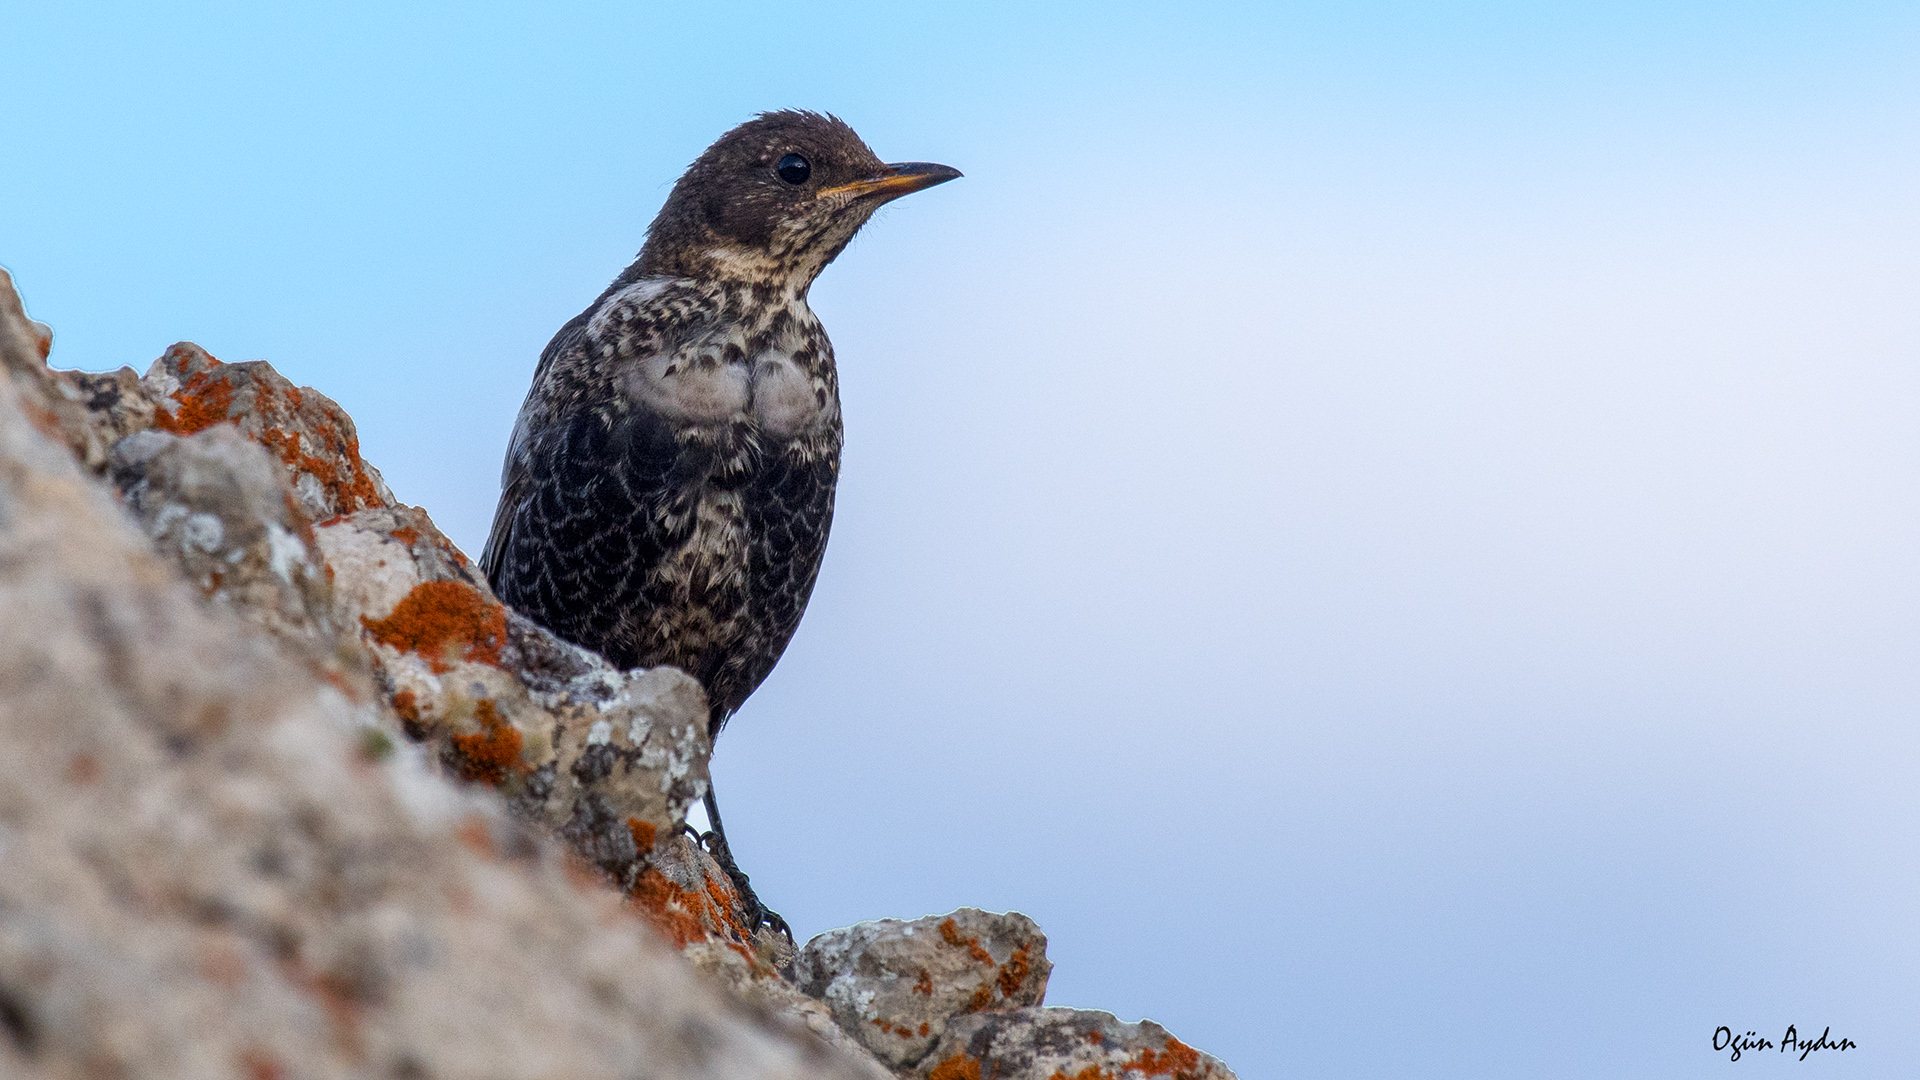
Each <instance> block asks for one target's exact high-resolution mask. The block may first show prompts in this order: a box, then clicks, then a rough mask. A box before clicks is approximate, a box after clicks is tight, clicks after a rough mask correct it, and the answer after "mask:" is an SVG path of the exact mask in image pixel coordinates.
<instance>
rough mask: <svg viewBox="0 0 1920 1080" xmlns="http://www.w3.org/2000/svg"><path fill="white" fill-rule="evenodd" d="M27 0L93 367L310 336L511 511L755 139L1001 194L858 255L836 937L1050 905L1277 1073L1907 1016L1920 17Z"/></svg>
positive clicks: (395, 469)
mask: <svg viewBox="0 0 1920 1080" xmlns="http://www.w3.org/2000/svg"><path fill="white" fill-rule="evenodd" d="M4 23H5V25H6V26H7V27H8V30H7V32H6V34H5V36H4V37H0V70H4V71H5V72H6V73H7V75H6V80H7V81H6V96H5V100H4V103H3V104H0V145H5V146H7V147H8V148H9V151H10V152H9V153H8V154H7V155H6V161H5V163H4V165H0V263H3V264H4V265H6V266H7V267H8V268H9V269H10V270H11V271H12V272H13V274H14V275H15V277H16V279H17V281H18V282H19V285H20V287H21V289H22V291H23V292H24V294H25V297H26V300H27V303H28V306H29V310H30V312H31V313H32V314H33V315H34V316H35V317H36V318H39V319H41V320H44V321H46V322H48V323H50V324H52V325H53V326H54V328H55V330H56V334H57V337H56V346H55V350H56V351H55V361H56V362H57V363H60V364H63V365H66V366H76V367H86V368H111V367H116V366H119V365H121V364H132V365H134V366H135V367H137V368H142V369H144V367H145V365H146V364H147V363H148V362H150V361H151V360H152V358H153V357H155V356H157V355H159V353H160V352H161V351H162V350H163V349H164V348H165V346H166V345H167V344H168V343H170V342H172V341H174V340H177V339H180V338H189V339H192V340H195V341H198V342H200V343H201V344H202V345H204V346H206V347H207V348H208V349H210V350H211V351H212V352H214V353H215V355H218V356H220V357H222V358H224V359H228V360H242V359H252V358H266V359H269V360H272V361H273V362H274V364H275V365H276V366H278V367H279V368H280V369H281V370H282V371H284V372H286V373H287V374H289V375H290V376H291V377H293V378H294V379H296V380H297V381H300V382H303V383H307V384H310V385H313V386H315V387H317V388H318V389H320V390H321V391H323V392H324V393H326V394H328V395H330V396H332V397H333V398H335V399H336V400H338V401H340V402H341V403H342V404H344V405H345V406H347V408H348V409H349V410H350V411H351V412H352V413H353V415H354V417H355V418H356V420H357V421H358V423H359V426H360V432H361V436H362V441H363V446H364V449H365V450H366V453H367V455H368V457H369V458H370V459H371V460H372V461H373V462H374V463H375V464H377V465H378V466H379V467H380V468H381V469H382V470H383V471H384V472H385V474H386V476H387V477H388V479H389V480H390V481H391V482H392V484H393V486H394V488H395V490H396V491H397V492H398V494H399V495H400V496H401V497H402V498H404V499H406V500H408V501H411V502H416V503H419V504H422V505H424V506H426V507H427V509H428V510H430V511H431V512H432V513H433V515H434V517H435V518H436V520H438V521H439V522H440V523H441V525H442V526H443V527H444V528H446V529H447V530H448V531H449V532H450V533H451V534H452V535H453V536H454V538H455V539H456V540H457V541H459V542H461V543H462V544H464V545H465V546H467V547H468V549H469V550H472V549H474V548H475V547H477V545H478V542H479V540H480V539H481V537H482V536H483V535H484V531H485V528H486V524H487V521H488V519H489V517H490V515H491V512H492V506H493V500H494V497H495V494H496V491H497V488H496V485H497V478H498V468H499V461H500V454H501V451H502V448H503V447H504V444H505V440H506V435H507V431H508V429H509V427H510V425H511V423H512V416H513V413H514V410H515V409H516V408H517V407H518V404H519V401H520V398H521V397H522V395H523V394H524V393H525V390H526V385H527V380H528V377H529V376H530V373H531V370H532V365H533V361H534V359H535V358H536V357H537V355H538V352H539V350H540V348H541V346H542V345H543V344H544V343H545V341H546V339H547V337H548V336H549V335H550V334H551V333H552V332H553V331H554V330H555V329H556V328H557V327H558V326H559V325H560V324H561V323H562V322H564V321H565V320H566V319H567V318H569V317H570V316H572V315H573V314H574V313H575V312H577V311H578V310H579V309H580V308H581V307H583V306H584V305H585V304H586V303H587V302H588V301H589V300H591V299H592V298H593V296H594V295H596V294H597V292H598V291H599V290H600V289H601V288H602V287H603V286H604V285H605V283H606V282H607V281H608V280H609V279H611V277H612V276H613V275H614V274H615V273H617V272H618V271H619V270H620V269H621V268H622V267H623V266H624V265H625V264H626V262H627V261H628V260H629V259H630V258H631V256H632V254H633V253H634V252H635V251H636V250H637V249H638V247H639V244H640V242H641V239H642V232H643V230H644V227H645V225H646V223H647V221H648V220H650V219H651V217H652V215H653V213H654V211H655V210H656V209H657V208H658V205H659V203H660V200H661V199H662V198H664V196H665V194H666V191H667V189H668V188H669V187H670V186H671V184H672V182H673V180H674V178H675V177H676V176H677V175H678V173H679V170H680V169H681V168H683V167H684V166H685V164H686V162H688V161H689V160H691V159H692V158H693V157H694V156H695V155H696V154H698V153H699V151H700V150H701V149H702V148H703V147H704V146H705V145H706V144H707V143H708V142H709V141H711V139H712V138H713V137H714V136H715V135H717V134H718V133H719V132H720V131H722V130H724V129H725V128H726V127H727V126H729V125H731V124H733V123H736V122H738V121H739V120H741V119H744V118H745V117H747V116H749V115H751V114H752V113H753V112H755V111H757V110H761V109H768V108H780V107H793V106H798V107H808V108H817V109H825V110H831V111H834V112H836V113H838V114H840V115H841V116H843V117H844V118H846V119H847V120H848V121H850V122H851V123H852V124H853V125H854V126H855V127H856V128H858V129H859V130H860V131H861V133H862V134H863V135H864V136H866V138H867V139H868V141H869V142H870V143H872V144H873V146H874V147H875V148H876V150H877V151H878V152H879V153H880V154H881V155H882V156H883V157H885V158H888V159H890V160H900V159H923V160H935V161H944V162H947V163H949V164H952V165H955V166H957V167H959V168H961V169H962V170H964V171H965V172H966V173H967V176H966V179H964V180H962V181H960V182H957V183H954V184H949V185H946V186H943V187H941V188H939V189H937V190H934V191H930V192H927V193H925V194H922V195H917V196H914V197H913V198H911V199H907V200H903V201H902V202H900V203H898V204H895V205H894V206H892V207H890V208H889V209H888V210H887V211H885V212H884V213H883V214H882V215H881V217H880V218H878V219H877V220H876V221H875V222H874V223H873V224H872V225H871V226H869V228H868V229H867V231H866V232H865V233H864V234H863V235H862V237H861V238H860V239H859V240H858V241H856V243H855V244H854V245H853V246H852V247H851V248H850V249H849V250H848V251H847V252H846V253H845V254H844V255H843V256H842V257H841V259H840V261H839V262H838V263H837V264H836V265H835V266H833V267H832V268H830V269H829V270H828V272H827V273H826V275H825V276H824V277H823V278H822V279H821V281H820V283H819V285H818V286H817V287H816V289H815V291H814V303H815V308H816V310H817V311H818V312H819V313H820V314H821V317H822V319H823V321H824V322H825V324H826V325H827V327H828V329H829V331H830V332H831V333H832V335H833V337H834V340H835V343H836V347H837V350H838V353H839V356H840V363H841V371H842V385H843V393H844V396H845V403H846V414H847V422H848V427H849V435H848V444H847V445H848V448H847V458H846V463H845V472H844V476H843V480H842V485H841V492H840V502H839V512H838V517H837V519H836V522H835V532H834V539H833V543H832V545H831V548H830V550H829V553H828V558H827V564H826V567H825V570H824V571H823V574H822V577H821V581H820V585H819V588H818V591H817V592H816V595H815V599H814V602H813V605H812V607H811V609H810V611H809V613H808V616H807V619H806V622H805V623H804V624H803V626H802V628H801V631H800V633H799V635H798V637H797V638H796V640H795V642H794V645H793V647H792V648H791V649H790V651H789V653H788V655H787V658H786V660H785V661H783V663H782V665H781V667H780V668H779V669H778V670H777V671H776V673H775V674H774V676H773V678H772V679H771V680H770V681H769V682H768V683H767V685H766V686H765V687H764V688H763V689H762V690H761V691H760V693H759V694H758V695H756V697H755V698H754V699H753V700H752V701H751V702H749V704H748V706H747V707H746V709H744V710H743V712H742V713H741V715H740V716H739V717H738V718H737V719H736V720H735V722H734V724H733V725H732V726H730V727H729V729H728V731H727V733H726V736H725V737H724V738H723V739H722V740H721V743H720V747H719V754H718V757H717V759H716V765H715V768H716V773H717V777H718V782H719V784H720V791H721V793H722V796H723V798H724V799H725V800H726V805H727V815H728V825H729V830H730V832H731V833H732V834H733V839H734V840H735V844H736V848H737V849H738V850H739V851H740V852H741V854H742V859H743V862H744V863H745V864H746V865H747V867H748V868H749V869H750V870H751V871H752V873H753V874H754V879H755V882H756V884H757V885H759V886H761V887H762V892H763V895H764V896H765V897H766V898H767V899H768V900H769V901H771V902H772V903H774V904H775V905H776V906H778V907H780V908H781V909H782V910H783V911H784V912H785V914H786V915H787V916H788V917H789V918H790V919H792V920H793V922H794V924H795V927H796V930H798V931H799V932H800V933H802V934H807V933H812V932H816V931H818V930H821V929H825V928H827V927H830V926H835V925H843V924H846V923H849V922H853V921H857V920H860V919H867V918H876V917H881V916H911V915H916V914H920V913H922V912H933V911H943V910H947V909H950V908H952V907H955V906H959V905H962V904H974V905H979V906H985V907H991V908H997V909H1005V908H1015V909H1019V910H1022V911H1025V912H1027V913H1028V914H1030V915H1033V916H1034V917H1035V918H1037V919H1038V920H1039V921H1040V923H1041V925H1042V926H1043V927H1044V928H1045V929H1046V930H1047V931H1048V933H1049V936H1050V939H1051V945H1050V954H1051V955H1052V956H1053V958H1054V960H1055V962H1056V964H1057V967H1056V969H1055V974H1054V979H1053V989H1052V992H1051V993H1050V995H1049V997H1050V1000H1051V1001H1052V1002H1054V1003H1057V1004H1073V1005H1083V1006H1089V1007H1100V1008H1107V1009H1110V1010H1112V1011H1115V1012H1117V1013H1119V1014H1121V1015H1122V1016H1123V1017H1124V1018H1128V1019H1133V1018H1138V1017H1140V1016H1151V1017H1153V1018H1155V1019H1158V1020H1160V1021H1162V1022H1164V1023H1166V1024H1167V1025H1168V1026H1169V1027H1171V1028H1172V1029H1173V1030H1174V1031H1175V1032H1176V1033H1178V1034H1179V1035H1180V1036H1181V1037H1182V1038H1184V1039H1186V1040H1188V1041H1189V1042H1191V1043H1193V1044H1195V1045H1198V1046H1201V1047H1204V1048H1206V1049H1208V1050H1211V1051H1213V1052H1216V1053H1218V1054H1220V1055H1221V1056H1223V1057H1224V1058H1226V1060H1227V1061H1228V1062H1229V1063H1231V1064H1233V1065H1234V1066H1235V1067H1236V1068H1237V1069H1238V1070H1239V1071H1240V1074H1241V1075H1242V1076H1245V1077H1249V1078H1252V1077H1259V1076H1274V1077H1281V1076H1303V1077H1304V1076H1311V1077H1347V1076H1351V1077H1376V1076H1383V1075H1396V1076H1399V1075H1405V1076H1436V1077H1441V1076H1445V1077H1451V1076H1460V1077H1504V1076H1513V1077H1535V1076H1541V1075H1554V1076H1569V1077H1618V1076H1634V1077H1684V1076H1694V1075H1699V1074H1700V1073H1703V1072H1705V1071H1707V1070H1709V1069H1725V1068H1727V1067H1728V1066H1727V1065H1725V1064H1721V1061H1722V1060H1723V1058H1724V1055H1716V1054H1714V1053H1713V1052H1712V1050H1711V1048H1710V1040H1711V1037H1712V1032H1713V1029H1714V1028H1715V1027H1716V1026H1718V1025H1720V1024H1728V1025H1732V1026H1735V1027H1737V1028H1740V1029H1742V1030H1744V1029H1745V1028H1754V1029H1757V1030H1760V1031H1762V1032H1763V1033H1776V1032H1777V1031H1778V1030H1782V1029H1784V1028H1785V1026H1786V1025H1787V1024H1789V1023H1792V1024H1796V1025H1799V1026H1800V1028H1801V1029H1802V1030H1805V1029H1806V1028H1808V1027H1810V1026H1811V1027H1814V1028H1815V1029H1818V1028H1819V1027H1824V1026H1826V1025H1829V1024H1831V1025H1832V1026H1833V1028H1834V1031H1835V1033H1836V1034H1845V1035H1847V1036H1848V1037H1851V1038H1853V1039H1854V1040H1855V1041H1856V1042H1858V1043H1859V1044H1860V1049H1859V1050H1858V1051H1850V1052H1848V1054H1847V1055H1846V1056H1845V1057H1844V1058H1832V1059H1830V1060H1828V1061H1826V1062H1824V1063H1815V1062H1812V1061H1810V1062H1807V1063H1805V1064H1801V1063H1798V1062H1795V1063H1793V1064H1792V1065H1791V1066H1789V1065H1788V1064H1787V1063H1786V1062H1784V1061H1776V1060H1773V1059H1772V1058H1768V1059H1766V1060H1752V1059H1743V1060H1742V1062H1741V1063H1740V1065H1739V1067H1740V1068H1748V1069H1751V1070H1753V1071H1761V1072H1769V1073H1777V1072H1783V1071H1785V1070H1787V1069H1789V1068H1798V1069H1802V1070H1813V1071H1818V1072H1820V1073H1822V1074H1825V1075H1846V1076H1859V1077H1881V1076H1894V1075H1904V1074H1905V1071H1906V1067H1907V1066H1908V1064H1909V1063H1910V1062H1911V1061H1912V1060H1914V1058H1915V1047H1917V1046H1920V1022H1916V1020H1915V1018H1914V1013H1913V1009H1912V1004H1913V1002H1914V1001H1915V1000H1917V999H1920V984H1917V983H1920V980H1917V979H1916V975H1915V972H1917V971H1920V932H1917V931H1916V929H1915V927H1916V925H1920V924H1916V923H1915V921H1914V919H1913V917H1912V912H1913V910H1914V905H1915V902H1916V899H1917V898H1920V897H1917V896H1916V893H1917V892H1920V873H1916V869H1915V867H1916V861H1915V840H1916V833H1917V832H1920V795H1916V794H1915V787H1914V784H1913V777H1914V775H1915V771H1916V766H1920V735H1917V734H1916V731H1915V724H1914V718H1915V716H1916V711H1920V664H1917V663H1915V662H1914V656H1915V654H1916V647H1917V646H1920V560H1916V559H1915V557H1914V555H1915V550H1916V543H1917V542H1920V497H1916V492H1915V477H1916V476H1920V303H1916V302H1915V301H1914V296H1915V294H1916V286H1920V195H1916V192H1920V183H1916V181H1920V175H1917V174H1920V137H1917V133H1916V120H1915V118H1916V116H1920V110H1916V105H1920V8H1915V7H1913V6H1912V5H1897V4H1846V3H1828V4H1818V5H1816V4H1811V3H1772V4H1766V3H1741V4H1735V3H1684V2H1683V3H1667V4H1631V3H1622V4H1557V5H1556V4H1520V3H1505V4H1499V3H1487V4H1411V3H1402V4H1366V3H1342V4H1301V5H1266V6H1258V7H1254V6H1248V7H1232V6H1212V7H1203V8H1193V7H1185V8H1182V9H1180V10H1178V11H1176V10H1174V9H1172V8H1164V9H1163V8H1152V7H1145V6H1094V5H1085V6H1075V7H1069V6H1054V7H1049V8H1035V7H1031V6H1027V5H999V6H995V5H970V6H968V7H966V8H965V10H959V9H951V10H938V11H927V10H917V9H914V8H911V7H909V6H903V5H880V4H874V5H865V6H861V5H812V6H806V7H795V8H782V7H775V6H761V5H736V6H732V7H728V8H725V9H717V8H713V7H710V6H706V5H684V6H649V5H639V4H634V5H621V6H617V7H597V8H596V7H570V8H567V9H566V10H564V11H556V10H548V9H547V8H545V7H544V6H526V7H512V6H490V7H486V8H483V9H475V8H442V9H428V8H410V9H408V11H406V12H396V11H393V10H390V9H389V8H387V7H385V6H362V7H357V8H356V7H351V6H346V5H340V6H333V7H329V8H326V9H305V10H296V9H292V8H288V9H284V10H279V9H276V10H274V11H263V10H260V9H259V8H258V7H257V6H253V5H246V6H241V5H235V6H232V7H226V8H223V7H218V6H207V5H200V6H179V7H174V8H171V9H169V10H167V11H165V12H160V11H157V10H138V9H133V8H128V7H123V6H114V5H107V6H92V7H87V6H81V5H63V6H59V7H57V8H56V7H54V6H52V5H31V6H29V5H23V4H9V5H7V6H6V8H5V9H4ZM1770 1037H1774V1036H1772V1035H1770Z"/></svg>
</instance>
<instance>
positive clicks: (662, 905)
mask: <svg viewBox="0 0 1920 1080" xmlns="http://www.w3.org/2000/svg"><path fill="white" fill-rule="evenodd" d="M632 896H633V898H634V900H635V901H637V902H638V903H639V905H640V914H641V915H642V916H644V917H645V918H646V920H647V922H649V923H651V924H652V925H653V928H654V929H655V930H658V931H660V933H661V934H663V935H665V937H666V939H667V940H668V941H671V942H673V945H674V947H675V948H677V949H684V948H686V947H687V946H688V945H690V944H692V943H693V942H696V941H705V940H707V936H708V935H707V928H706V925H705V924H704V923H702V922H701V921H700V916H699V914H698V912H697V910H696V909H695V906H694V903H692V902H690V901H694V902H697V901H698V899H699V897H698V896H697V895H696V894H694V893H691V892H688V891H687V890H685V889H683V888H681V887H680V886H678V885H675V884H674V883H673V882H671V881H668V880H667V876H666V875H665V874H662V873H661V872H660V871H659V870H657V869H655V868H653V867H651V866H649V867H647V868H646V869H645V870H642V871H640V878H639V880H637V881H635V882H634V883H633V892H632Z"/></svg>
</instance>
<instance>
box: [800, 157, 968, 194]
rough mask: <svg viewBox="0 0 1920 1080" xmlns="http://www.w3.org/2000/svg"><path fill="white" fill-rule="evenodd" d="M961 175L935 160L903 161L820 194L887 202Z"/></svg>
mask: <svg viewBox="0 0 1920 1080" xmlns="http://www.w3.org/2000/svg"><path fill="white" fill-rule="evenodd" d="M959 176H960V170H959V169H956V168H953V167H952V166H950V165H935V164H934V163H933V162H931V161H902V162H900V163H899V164H897V165H889V166H887V171H886V172H883V173H881V174H880V175H879V176H870V177H868V178H866V179H865V180H855V181H854V182H853V183H851V184H839V185H837V186H834V187H830V188H822V189H820V195H819V197H820V198H826V197H828V196H830V195H844V196H846V197H848V198H850V199H866V198H875V199H878V200H879V201H881V202H886V201H887V200H889V199H897V198H899V197H900V196H902V195H911V194H912V193H914V192H916V191H919V190H921V189H922V188H930V187H932V186H933V185H935V184H944V183H946V182H947V181H949V180H953V179H956V178H957V177H959Z"/></svg>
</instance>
